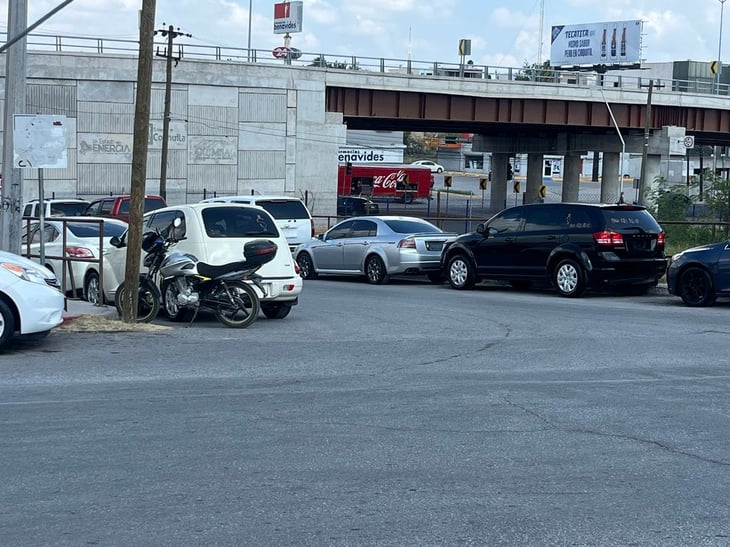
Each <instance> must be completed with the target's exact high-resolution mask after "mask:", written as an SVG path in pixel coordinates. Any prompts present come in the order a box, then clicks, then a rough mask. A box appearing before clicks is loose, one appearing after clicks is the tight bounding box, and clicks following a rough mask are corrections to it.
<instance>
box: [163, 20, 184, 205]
mask: <svg viewBox="0 0 730 547" xmlns="http://www.w3.org/2000/svg"><path fill="white" fill-rule="evenodd" d="M162 25H163V26H164V25H165V23H162ZM158 33H159V34H160V35H162V37H163V38H164V37H166V38H167V49H166V50H165V53H164V54H163V53H160V52H159V51H157V53H156V55H157V56H158V57H165V58H166V59H167V70H166V77H165V113H164V114H163V119H162V152H161V154H160V155H161V160H160V162H161V163H160V195H161V196H162V197H163V199H165V200H167V149H168V144H169V143H168V140H169V139H170V95H171V93H172V61H173V60H174V61H175V66H177V64H178V63H179V62H180V59H181V58H182V52H180V55H179V56H178V57H175V56H174V55H173V54H172V41H173V40H174V39H175V38H177V37H178V36H187V37H188V38H192V36H193V35H192V34H186V33H184V32H180V29H179V28H178V29H177V30H175V29H174V27H173V26H172V25H169V26H168V27H167V28H166V29H161V30H156V31H155V34H158Z"/></svg>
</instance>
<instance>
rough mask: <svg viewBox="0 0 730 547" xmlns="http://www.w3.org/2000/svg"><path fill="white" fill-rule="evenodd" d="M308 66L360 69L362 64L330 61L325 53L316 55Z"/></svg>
mask: <svg viewBox="0 0 730 547" xmlns="http://www.w3.org/2000/svg"><path fill="white" fill-rule="evenodd" d="M308 66H318V67H322V68H325V67H326V68H337V69H340V70H360V65H358V64H357V63H353V64H347V63H343V62H341V61H328V60H327V59H326V58H325V56H324V55H321V56H319V57H315V58H314V59H312V62H311V63H309V65H308Z"/></svg>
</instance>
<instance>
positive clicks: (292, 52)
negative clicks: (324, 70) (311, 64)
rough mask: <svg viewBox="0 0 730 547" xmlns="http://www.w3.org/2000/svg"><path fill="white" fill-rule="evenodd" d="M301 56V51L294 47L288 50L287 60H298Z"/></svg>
mask: <svg viewBox="0 0 730 547" xmlns="http://www.w3.org/2000/svg"><path fill="white" fill-rule="evenodd" d="M301 56H302V50H301V49H297V48H295V47H290V48H289V58H290V59H299V58H300V57H301Z"/></svg>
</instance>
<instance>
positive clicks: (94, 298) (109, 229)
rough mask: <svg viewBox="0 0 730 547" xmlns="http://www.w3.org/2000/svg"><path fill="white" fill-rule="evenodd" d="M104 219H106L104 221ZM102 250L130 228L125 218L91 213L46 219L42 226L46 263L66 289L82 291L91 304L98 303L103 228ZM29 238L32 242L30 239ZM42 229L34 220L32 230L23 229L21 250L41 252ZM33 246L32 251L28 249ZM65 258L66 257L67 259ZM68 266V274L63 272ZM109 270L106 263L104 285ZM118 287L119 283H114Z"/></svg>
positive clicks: (38, 254)
mask: <svg viewBox="0 0 730 547" xmlns="http://www.w3.org/2000/svg"><path fill="white" fill-rule="evenodd" d="M102 221H103V223H102ZM64 223H65V225H66V241H65V245H66V246H65V249H64V239H63V227H64ZM102 225H103V235H101V244H102V252H103V251H105V250H106V249H107V248H109V247H110V244H109V240H110V239H111V238H112V237H114V236H121V235H122V234H123V233H124V232H125V231H126V230H127V227H128V225H127V223H126V222H124V221H122V220H117V219H112V218H104V219H100V218H99V219H93V218H91V217H84V218H74V219H73V220H66V221H62V220H46V222H45V223H44V229H43V241H45V244H44V253H45V259H46V260H45V265H46V267H47V268H48V269H49V270H51V271H52V272H53V273H54V274H55V275H56V277H57V278H58V279H59V281H61V282H62V283H63V288H64V291H65V292H71V291H73V292H80V293H81V295H82V296H83V298H84V299H85V300H88V301H89V302H91V303H92V304H97V303H99V289H100V286H99V282H100V276H99V272H100V268H99V257H100V254H101V253H100V251H99V243H100V232H101V231H102ZM29 242H30V245H28V243H29ZM40 242H41V230H40V223H39V222H33V223H31V225H30V230H24V232H23V247H22V251H23V253H24V254H26V255H28V256H29V257H33V258H35V257H38V256H40V246H41V245H40ZM28 249H30V254H28V253H27V251H28ZM64 258H65V260H64ZM64 270H65V276H64ZM108 271H109V269H108V267H107V265H106V264H104V285H105V287H104V288H105V289H107V288H109V287H107V286H106V285H108V284H109V283H108V282H107V279H108V276H107V272H108ZM114 288H116V285H114Z"/></svg>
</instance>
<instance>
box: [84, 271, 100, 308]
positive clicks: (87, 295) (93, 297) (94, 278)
mask: <svg viewBox="0 0 730 547" xmlns="http://www.w3.org/2000/svg"><path fill="white" fill-rule="evenodd" d="M99 295H100V287H99V274H98V273H96V272H95V271H90V272H89V273H87V274H86V279H84V300H86V301H87V302H90V303H91V304H94V305H95V306H96V305H99V304H101V298H100V296H99Z"/></svg>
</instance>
